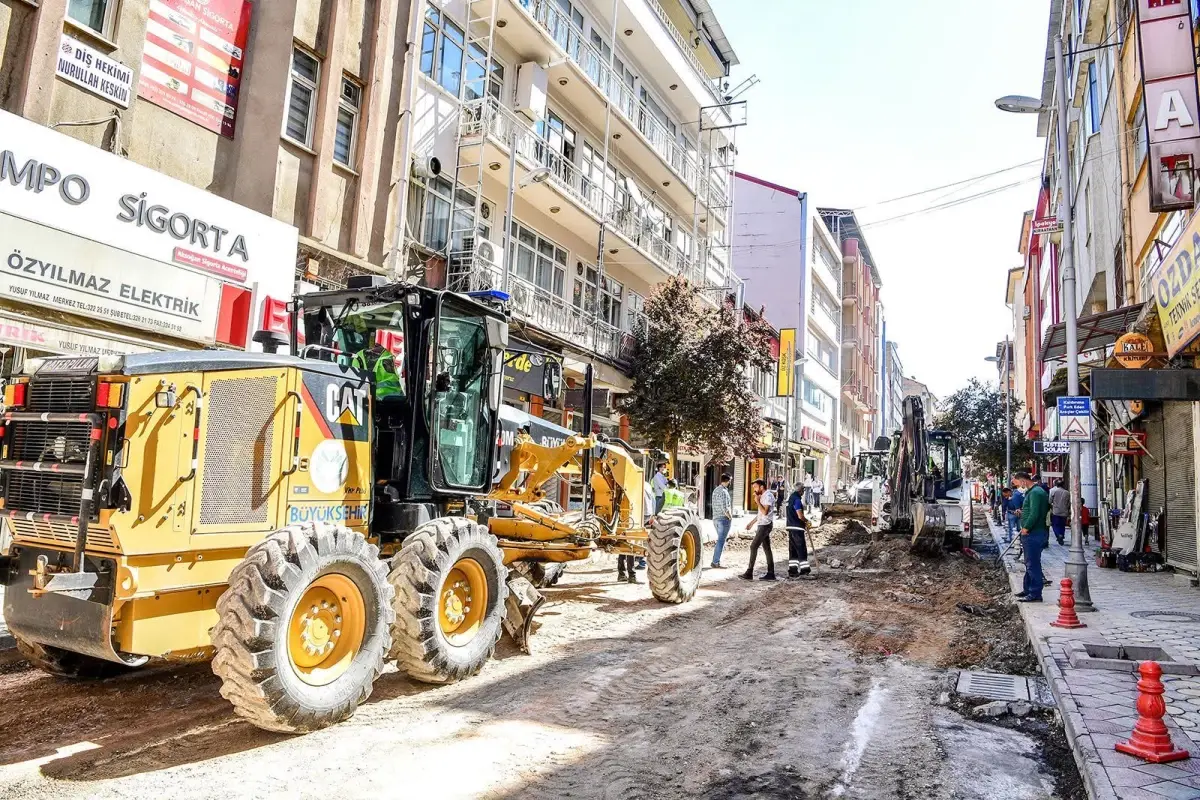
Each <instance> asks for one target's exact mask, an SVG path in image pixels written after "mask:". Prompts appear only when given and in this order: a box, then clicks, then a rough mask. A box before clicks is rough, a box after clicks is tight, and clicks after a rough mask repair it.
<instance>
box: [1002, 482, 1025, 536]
mask: <svg viewBox="0 0 1200 800" xmlns="http://www.w3.org/2000/svg"><path fill="white" fill-rule="evenodd" d="M1018 495H1020V492H1014V491H1013V490H1012V489H1010V488H1008V487H1007V486H1005V487H1004V488H1003V489H1001V490H1000V497H1001V502H1002V508H1003V509H1004V541H1005V543H1006V544H1012V540H1013V525H1014V524H1016V522H1017V519H1018V518H1019V517H1020V515H1019V514H1017V513H1016V509H1019V508H1020V506H1015V505H1014V503H1015V501H1016V499H1017V496H1018ZM1021 499H1022V500H1023V499H1024V498H1021Z"/></svg>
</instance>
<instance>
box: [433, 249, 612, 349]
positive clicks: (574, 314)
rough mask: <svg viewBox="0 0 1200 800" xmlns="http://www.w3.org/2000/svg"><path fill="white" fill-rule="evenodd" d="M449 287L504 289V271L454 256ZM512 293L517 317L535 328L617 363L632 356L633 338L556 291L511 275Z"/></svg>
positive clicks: (475, 258)
mask: <svg viewBox="0 0 1200 800" xmlns="http://www.w3.org/2000/svg"><path fill="white" fill-rule="evenodd" d="M446 285H447V288H449V289H450V290H452V291H457V292H477V291H486V290H488V289H501V288H502V287H503V285H504V271H503V269H501V267H500V266H499V265H496V264H493V263H491V262H488V261H486V260H484V259H482V258H480V257H478V256H475V255H468V254H459V255H456V256H452V257H451V259H450V264H449V267H448V271H447V279H446ZM508 292H509V294H510V296H511V298H512V299H511V305H510V307H511V309H512V313H513V315H514V316H515V317H516V318H517V319H519V320H521V321H522V322H525V323H527V324H529V325H532V326H533V327H535V328H537V329H539V330H541V331H543V332H544V333H548V334H551V335H552V336H554V337H557V338H559V339H562V340H564V341H566V342H568V343H570V344H571V346H572V347H575V348H578V349H582V350H584V351H586V352H589V353H595V354H596V355H598V356H600V357H601V358H603V359H606V360H608V361H611V362H614V363H624V362H626V361H627V360H628V358H629V356H630V354H631V353H632V345H633V336H632V334H630V333H628V332H625V331H622V330H621V329H619V328H617V327H615V326H613V325H611V324H609V323H608V322H607V321H605V320H603V319H601V318H600V317H599V316H597V315H596V314H594V313H589V312H587V311H585V310H583V309H581V308H578V307H577V306H575V305H573V304H572V303H570V302H569V301H568V300H567V299H566V298H563V297H559V296H558V295H557V294H555V293H554V292H552V291H550V290H549V289H546V288H544V287H541V286H537V285H536V284H534V283H532V282H530V281H527V280H524V279H522V278H520V277H518V276H517V275H516V274H513V273H511V272H510V273H509V276H508Z"/></svg>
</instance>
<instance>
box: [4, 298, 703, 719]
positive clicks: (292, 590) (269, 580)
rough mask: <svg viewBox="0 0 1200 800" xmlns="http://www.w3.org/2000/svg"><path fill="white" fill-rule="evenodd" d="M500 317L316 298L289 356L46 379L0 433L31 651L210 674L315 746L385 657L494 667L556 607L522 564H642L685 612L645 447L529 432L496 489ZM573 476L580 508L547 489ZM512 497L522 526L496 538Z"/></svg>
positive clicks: (440, 679)
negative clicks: (508, 625)
mask: <svg viewBox="0 0 1200 800" xmlns="http://www.w3.org/2000/svg"><path fill="white" fill-rule="evenodd" d="M504 301H505V298H504V297H503V296H502V295H500V294H498V293H484V294H482V295H479V296H465V295H460V294H454V293H450V292H441V291H434V290H430V289H424V288H419V287H415V286H406V285H399V284H392V285H387V286H380V285H376V284H374V283H364V284H362V285H358V286H353V287H352V288H349V289H346V290H341V291H330V292H321V293H316V294H312V295H307V296H304V297H302V298H300V299H299V300H298V301H297V307H296V311H295V314H294V316H293V332H292V337H291V339H292V341H291V343H290V345H291V346H290V349H291V351H292V354H290V355H283V354H272V353H246V352H219V351H203V352H171V353H152V354H142V355H129V356H124V357H105V356H100V357H95V356H92V357H71V358H51V359H45V360H41V361H33V362H30V363H29V364H28V365H27V370H26V374H25V375H23V376H22V377H20V378H18V379H17V380H15V381H14V382H12V383H10V384H9V385H8V386H7V387H6V389H5V400H6V404H5V405H6V411H5V413H4V415H3V421H4V429H3V438H2V439H0V495H2V499H3V513H4V514H5V516H6V517H7V523H8V525H9V526H10V527H11V530H12V533H13V538H12V543H11V545H10V546H9V547H8V549H7V550H6V551H5V552H3V553H0V580H2V582H3V584H4V587H5V592H4V616H5V620H6V622H7V623H8V627H9V629H10V630H11V632H12V634H13V635H14V636H15V637H16V638H17V642H18V646H19V648H20V650H21V651H22V652H23V653H24V654H25V655H26V656H27V657H28V658H29V659H30V661H32V662H33V663H34V664H36V665H37V666H39V667H41V668H42V669H44V670H46V671H48V672H51V673H53V674H56V675H59V676H67V677H81V676H88V675H104V674H109V673H112V672H114V671H122V670H129V669H133V668H137V667H139V666H141V665H144V664H146V663H147V662H149V661H150V660H151V659H163V660H167V661H192V660H199V659H206V658H212V665H213V670H214V671H215V672H216V674H217V675H218V676H219V677H220V678H221V681H222V688H221V693H222V694H223V695H224V696H225V697H226V698H227V699H228V700H229V701H230V702H232V703H233V705H234V707H235V708H236V710H237V713H238V714H240V715H241V716H243V717H245V718H246V719H248V720H250V721H251V722H253V723H254V724H255V725H258V726H260V727H263V728H268V729H271V730H278V731H288V732H302V731H310V730H314V729H317V728H321V727H324V726H326V725H330V724H333V723H336V722H338V721H340V720H343V719H345V718H346V717H348V716H350V715H351V714H352V713H353V712H354V710H355V709H356V708H357V707H358V705H359V704H360V703H362V702H363V701H364V700H366V698H367V697H368V696H369V695H370V693H371V688H372V685H373V684H374V682H375V680H376V678H378V676H379V674H380V672H381V671H382V669H383V667H384V665H385V663H386V662H387V661H389V660H391V661H394V662H395V663H396V664H397V666H398V667H399V669H400V670H401V671H403V672H404V673H407V674H408V675H410V676H412V677H413V678H416V679H418V680H422V681H426V682H430V683H447V682H451V681H455V680H458V679H461V678H465V677H468V676H470V675H473V674H475V673H476V672H478V671H479V670H480V668H481V667H482V666H483V665H484V663H485V662H486V661H487V660H488V659H489V658H490V656H491V654H492V652H493V650H494V648H495V646H496V643H497V640H498V639H499V637H500V635H501V631H502V625H503V620H504V617H505V609H506V605H510V606H514V608H513V611H514V612H515V614H514V616H515V619H516V620H517V622H516V625H515V626H514V627H515V628H516V630H517V633H518V635H519V636H520V637H522V638H523V636H524V635H525V633H526V632H527V630H528V620H529V614H530V613H531V611H532V610H533V609H535V608H536V605H537V602H538V595H537V592H536V590H535V589H534V588H533V587H532V585H530V583H529V581H528V580H527V579H526V578H525V577H522V576H520V575H519V574H517V573H515V572H510V570H509V567H510V566H512V565H515V564H517V563H525V564H529V565H539V566H540V565H545V564H547V563H562V562H567V561H570V560H576V559H582V558H586V557H587V556H588V555H589V554H590V553H591V552H593V551H594V550H595V549H597V548H604V549H608V550H614V551H619V552H627V553H633V554H638V555H644V556H645V557H646V558H647V560H648V562H649V569H648V571H649V578H650V584H651V588H652V590H653V592H654V594H655V596H656V597H658V598H659V599H660V600H662V601H665V602H670V603H679V602H683V601H685V600H688V599H689V598H690V597H691V596H692V594H693V593H694V592H695V591H696V587H697V585H698V583H699V580H700V574H701V563H700V552H701V551H700V544H701V539H700V529H699V521H698V519H697V518H696V515H695V513H694V512H693V511H690V510H682V509H681V510H673V511H672V512H671V513H662V514H659V515H658V516H657V517H654V518H653V519H652V520H651V519H650V518H649V516H648V514H647V510H648V509H647V506H646V503H645V490H644V487H645V479H644V476H643V474H642V470H641V469H640V468H639V467H638V466H637V465H636V461H635V458H634V455H633V453H632V452H631V450H632V448H628V446H627V445H624V444H623V443H619V442H605V441H602V440H601V439H600V438H599V437H596V436H585V435H578V434H573V435H572V436H570V437H566V438H565V440H564V441H562V442H561V443H557V444H555V445H547V444H544V443H538V442H534V441H533V439H532V437H531V436H529V435H528V434H524V433H522V434H517V435H516V437H515V441H514V444H515V445H516V446H515V447H514V448H513V450H512V456H511V459H510V462H511V463H510V464H508V465H507V466H506V467H505V468H504V469H503V471H502V477H501V480H500V482H499V483H498V484H494V481H495V479H496V475H497V468H496V460H497V454H498V452H499V450H500V445H501V443H500V439H501V428H500V422H499V418H500V413H501V412H500V409H501V402H500V395H501V385H502V377H503V376H502V370H503V364H504V358H505V352H506V349H507V348H508V346H509V341H508V322H507V315H506V312H505V310H504ZM256 340H258V341H263V342H264V343H265V344H267V345H268V348H269V349H270V348H272V347H276V346H280V345H281V343H280V342H278V341H272V340H271V337H270V336H269V335H267V336H263V335H261V334H260V335H258V336H256ZM301 340H302V341H303V342H304V344H303V345H300V344H299V342H300V341H301ZM550 377H553V376H550ZM560 377H561V376H560ZM552 382H553V381H548V383H552ZM585 430H587V428H585ZM571 471H576V472H578V474H579V476H580V477H581V478H582V479H583V481H584V486H585V487H587V491H586V492H585V495H584V504H583V508H582V510H581V511H579V512H577V513H575V514H573V515H568V514H563V513H562V512H561V510H559V509H557V507H555V506H553V505H551V504H548V503H546V502H545V500H544V498H543V497H542V496H541V494H540V491H541V490H540V488H539V487H540V483H539V482H538V481H540V480H542V479H543V477H544V476H549V475H550V474H554V473H570V472H571ZM493 497H495V498H500V499H503V500H505V501H507V502H509V503H510V504H511V505H512V507H513V509H514V516H513V517H511V518H508V519H507V520H502V519H499V518H494V519H490V520H486V522H481V521H480V516H479V515H478V514H477V513H476V512H475V510H476V509H478V508H479V507H481V506H487V505H488V503H487V502H485V501H486V500H487V499H488V498H493ZM489 526H490V527H489ZM510 590H511V591H512V592H514V593H516V594H517V595H518V596H519V599H520V602H517V603H512V604H510V603H507V601H508V598H509V595H510Z"/></svg>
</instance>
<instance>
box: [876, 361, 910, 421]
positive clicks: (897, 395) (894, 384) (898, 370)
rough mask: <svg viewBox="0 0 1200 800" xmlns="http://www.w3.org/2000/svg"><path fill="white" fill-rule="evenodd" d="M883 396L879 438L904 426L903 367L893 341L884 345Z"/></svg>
mask: <svg viewBox="0 0 1200 800" xmlns="http://www.w3.org/2000/svg"><path fill="white" fill-rule="evenodd" d="M883 363H884V378H883V382H882V383H883V396H884V398H885V406H884V413H883V414H881V415H880V418H881V420H882V427H881V428H880V429H879V431H878V432H877V433H878V435H879V436H887V437H888V438H891V435H892V434H893V433H895V432H896V431H898V430H900V428H901V427H902V426H903V424H904V365H903V364H902V363H901V362H900V346H899V345H898V344H896V343H895V342H893V341H887V342H886V343H885V344H884V355H883Z"/></svg>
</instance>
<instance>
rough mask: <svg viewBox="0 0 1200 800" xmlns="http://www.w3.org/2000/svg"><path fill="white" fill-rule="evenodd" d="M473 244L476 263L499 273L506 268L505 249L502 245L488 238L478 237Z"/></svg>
mask: <svg viewBox="0 0 1200 800" xmlns="http://www.w3.org/2000/svg"><path fill="white" fill-rule="evenodd" d="M472 245H473V246H472V248H471V249H472V250H473V252H474V254H475V263H476V264H478V265H479V266H482V267H488V268H490V269H491V271H493V272H495V273H496V274H497V275H499V274H500V273H501V271H502V270H503V269H504V251H503V250H502V249H501V248H500V245H498V244H496V243H494V242H491V241H489V240H487V239H477V240H476V241H475V242H473V243H472Z"/></svg>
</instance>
